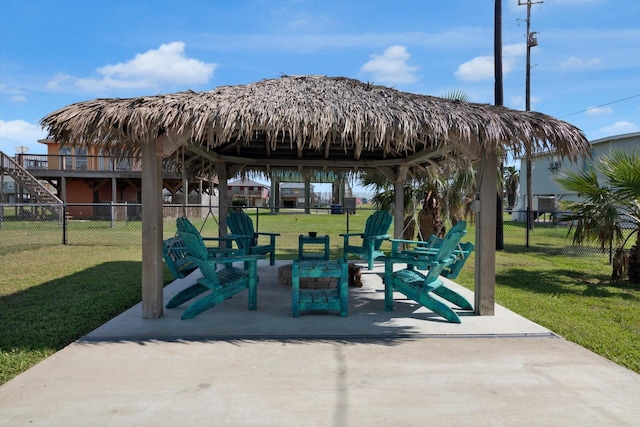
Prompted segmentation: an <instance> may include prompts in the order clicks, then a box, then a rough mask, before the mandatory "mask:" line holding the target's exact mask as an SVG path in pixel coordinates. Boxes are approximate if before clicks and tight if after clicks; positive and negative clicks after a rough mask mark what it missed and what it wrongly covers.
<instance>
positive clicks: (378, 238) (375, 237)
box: [367, 234, 391, 240]
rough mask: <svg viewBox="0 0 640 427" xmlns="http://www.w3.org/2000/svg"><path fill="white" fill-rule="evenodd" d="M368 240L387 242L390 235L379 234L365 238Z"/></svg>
mask: <svg viewBox="0 0 640 427" xmlns="http://www.w3.org/2000/svg"><path fill="white" fill-rule="evenodd" d="M367 239H368V240H389V239H391V235H390V234H379V235H377V236H369V237H367Z"/></svg>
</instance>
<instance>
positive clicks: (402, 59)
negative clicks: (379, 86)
mask: <svg viewBox="0 0 640 427" xmlns="http://www.w3.org/2000/svg"><path fill="white" fill-rule="evenodd" d="M409 59H411V55H410V54H409V52H407V48H406V47H404V46H399V45H395V46H391V47H388V48H387V49H386V50H385V51H384V53H383V54H382V55H378V54H373V55H371V60H370V61H369V62H367V63H366V64H364V65H363V66H362V68H361V69H360V71H362V72H364V73H370V74H371V75H372V77H373V81H374V82H375V83H387V84H399V83H413V82H415V81H417V80H418V78H417V76H416V75H415V72H416V71H417V70H418V68H417V67H412V66H410V65H409V64H408V61H409Z"/></svg>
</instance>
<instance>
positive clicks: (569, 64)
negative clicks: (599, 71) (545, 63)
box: [560, 56, 602, 69]
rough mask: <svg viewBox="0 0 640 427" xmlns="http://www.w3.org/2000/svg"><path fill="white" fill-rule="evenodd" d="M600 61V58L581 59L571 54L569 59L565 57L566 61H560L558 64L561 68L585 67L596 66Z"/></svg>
mask: <svg viewBox="0 0 640 427" xmlns="http://www.w3.org/2000/svg"><path fill="white" fill-rule="evenodd" d="M601 63H602V61H601V60H600V58H589V59H582V58H578V57H576V56H572V57H570V58H569V59H567V60H566V61H562V62H560V65H561V66H562V67H563V68H572V69H587V68H593V67H596V66H598V65H600V64H601Z"/></svg>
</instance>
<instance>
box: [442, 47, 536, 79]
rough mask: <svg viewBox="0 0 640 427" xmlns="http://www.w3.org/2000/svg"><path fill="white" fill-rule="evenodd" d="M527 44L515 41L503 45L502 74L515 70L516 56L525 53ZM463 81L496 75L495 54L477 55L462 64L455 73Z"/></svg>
mask: <svg viewBox="0 0 640 427" xmlns="http://www.w3.org/2000/svg"><path fill="white" fill-rule="evenodd" d="M526 52H527V46H526V44H525V43H514V44H509V45H504V46H503V47H502V74H503V75H506V74H508V73H509V72H511V70H513V68H514V66H515V63H516V58H517V57H519V56H522V55H525V54H526ZM454 74H455V76H456V77H457V78H459V79H460V80H463V81H469V82H474V81H479V80H488V79H492V78H493V77H494V56H493V55H491V56H476V57H475V58H473V59H471V60H469V61H467V62H465V63H463V64H461V65H460V66H459V67H458V69H457V70H456V72H455V73H454Z"/></svg>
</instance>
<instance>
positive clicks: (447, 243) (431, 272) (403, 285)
mask: <svg viewBox="0 0 640 427" xmlns="http://www.w3.org/2000/svg"><path fill="white" fill-rule="evenodd" d="M460 222H462V223H463V224H460V225H457V224H456V225H457V227H453V228H452V229H451V230H449V233H447V235H446V236H445V238H444V239H442V240H441V241H440V242H439V244H438V247H437V248H435V247H432V248H428V249H426V248H425V247H424V246H422V247H421V246H420V245H424V243H425V242H421V241H414V240H399V239H391V254H390V255H389V256H388V257H386V258H385V268H384V286H385V310H387V311H392V310H393V292H394V291H396V292H400V293H402V294H404V295H405V296H407V298H409V299H412V300H414V301H416V302H418V303H420V304H421V305H423V306H424V307H426V308H428V309H429V310H431V311H433V312H434V313H437V314H439V315H440V316H442V317H444V318H445V319H447V320H448V321H449V322H452V323H460V317H459V316H458V315H457V314H456V313H455V312H454V311H453V310H452V309H451V308H450V307H449V306H448V305H447V304H445V303H443V302H442V301H440V300H438V299H436V298H434V297H433V296H432V294H434V295H437V296H439V297H441V298H443V299H445V300H446V301H449V302H451V303H453V304H455V305H457V306H458V307H460V308H461V309H464V310H471V309H473V307H472V306H471V303H469V301H467V300H466V298H464V297H463V296H462V295H460V294H458V293H457V292H455V291H453V290H451V289H449V288H447V287H446V286H444V283H443V281H442V280H441V279H440V278H439V276H440V275H441V274H442V272H443V271H444V269H445V268H447V267H449V268H451V267H452V266H453V265H454V263H455V262H456V261H457V260H458V256H459V255H458V254H457V253H456V251H459V250H460V249H459V244H460V239H462V237H463V236H464V235H465V234H466V233H467V231H466V229H465V227H466V223H464V221H460ZM400 245H402V246H403V247H409V249H404V250H401V249H400V247H401V246H400ZM398 263H404V264H407V267H406V268H404V269H401V270H397V271H394V268H393V266H394V264H398ZM418 270H424V271H425V273H423V272H421V271H418Z"/></svg>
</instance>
